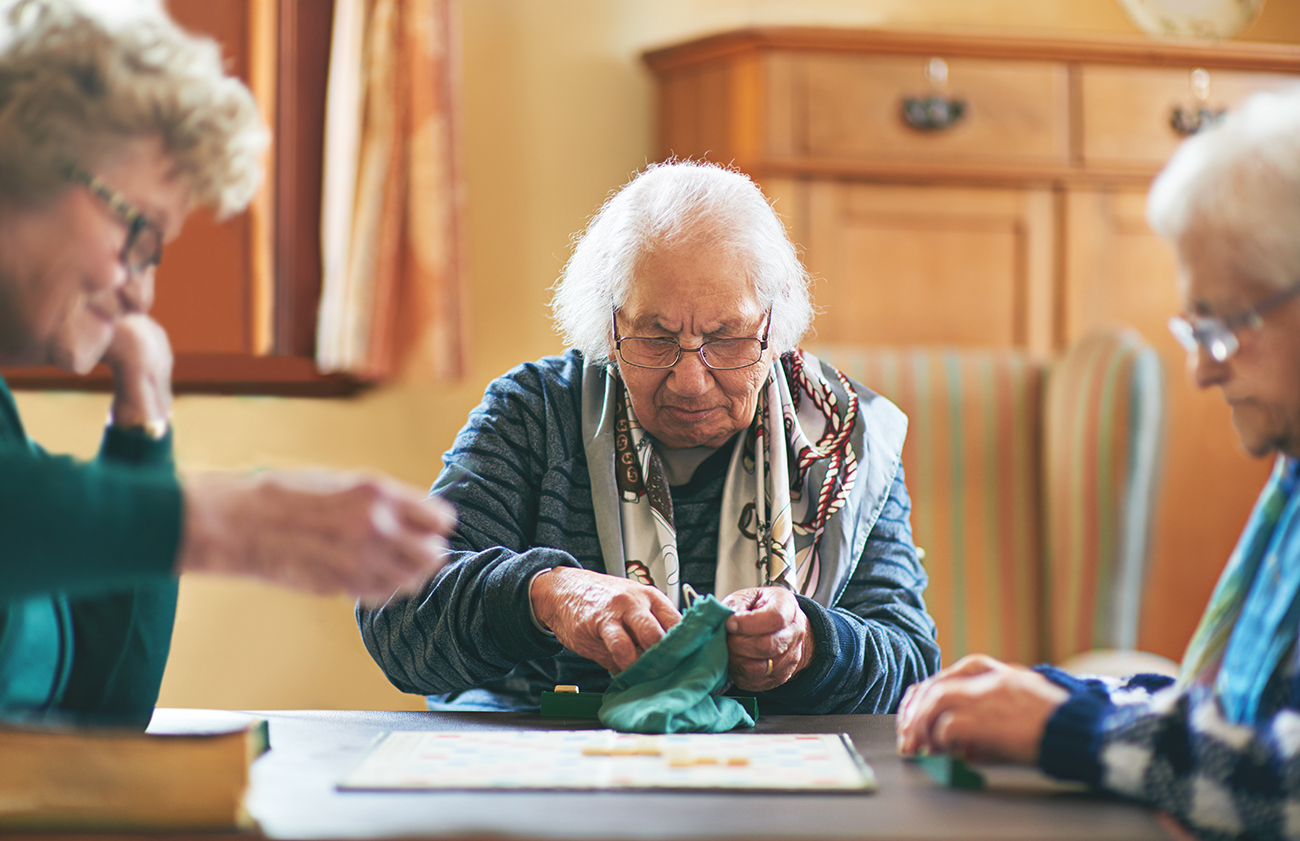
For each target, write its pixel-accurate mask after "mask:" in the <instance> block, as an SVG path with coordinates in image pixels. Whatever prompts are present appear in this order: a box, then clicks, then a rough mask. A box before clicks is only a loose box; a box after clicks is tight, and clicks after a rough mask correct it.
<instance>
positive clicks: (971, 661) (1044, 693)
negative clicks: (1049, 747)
mask: <svg viewBox="0 0 1300 841" xmlns="http://www.w3.org/2000/svg"><path fill="white" fill-rule="evenodd" d="M1068 698H1069V693H1068V692H1066V691H1065V690H1064V689H1062V688H1061V687H1059V686H1057V685H1056V684H1054V683H1052V682H1051V681H1049V680H1048V679H1047V678H1045V677H1043V676H1042V675H1040V674H1038V673H1037V672H1033V671H1030V670H1029V669H1026V668H1024V667H1022V666H1010V665H1007V664H1006V663H1003V662H1000V661H998V660H994V659H993V658H992V657H989V656H987V655H985V654H972V655H970V656H967V657H963V658H962V659H960V660H958V661H957V662H956V663H954V664H952V665H951V666H949V667H948V668H946V669H944V670H942V671H940V672H939V673H938V674H936V675H935V676H934V677H932V678H930V679H929V680H925V681H922V682H921V683H915V684H912V685H911V686H909V687H908V688H907V692H906V693H905V694H904V695H903V701H902V703H901V704H899V707H898V719H897V721H896V723H895V726H896V728H897V733H898V752H899V753H901V754H903V755H905V756H911V755H913V754H917V753H955V754H958V755H960V756H964V757H966V758H968V759H973V760H977V761H980V762H1018V763H1021V764H1025V765H1033V764H1035V763H1037V762H1038V751H1039V746H1040V744H1041V743H1042V741H1043V731H1044V730H1046V729H1047V721H1048V719H1050V718H1051V717H1052V713H1054V712H1056V708H1057V707H1059V706H1060V705H1061V704H1063V703H1065V701H1066V699H1068Z"/></svg>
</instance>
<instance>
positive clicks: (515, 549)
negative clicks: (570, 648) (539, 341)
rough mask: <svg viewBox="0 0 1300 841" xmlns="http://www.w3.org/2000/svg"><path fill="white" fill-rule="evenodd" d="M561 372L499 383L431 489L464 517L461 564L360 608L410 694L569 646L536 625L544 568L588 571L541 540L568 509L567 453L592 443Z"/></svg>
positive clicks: (573, 369)
mask: <svg viewBox="0 0 1300 841" xmlns="http://www.w3.org/2000/svg"><path fill="white" fill-rule="evenodd" d="M566 370H567V371H569V372H570V373H573V374H574V375H580V370H581V369H580V365H571V366H569V368H568V369H566ZM561 373H562V371H561V372H558V373H557V370H556V369H554V368H552V369H551V370H547V369H545V368H544V367H543V366H542V365H541V364H540V363H539V364H536V365H531V364H530V365H525V366H521V367H519V368H516V369H515V370H514V371H512V372H510V373H509V374H507V375H506V376H504V377H501V378H499V379H497V380H495V381H494V382H492V383H491V384H490V385H489V386H488V389H487V393H486V394H485V395H484V398H483V402H482V403H480V404H479V406H478V407H477V408H476V409H474V411H473V412H472V413H471V414H470V416H469V420H468V422H467V423H466V425H465V427H464V429H462V430H461V432H460V434H459V435H457V437H456V441H455V443H454V444H453V445H452V448H451V450H450V451H449V452H447V454H446V455H444V456H443V470H442V473H441V474H440V475H439V476H438V479H437V481H435V482H434V485H433V489H432V491H431V493H432V494H435V495H438V496H441V497H442V498H443V499H445V500H447V501H448V502H450V503H452V504H453V505H454V506H455V507H456V509H457V513H458V515H459V524H458V526H457V528H456V531H455V533H454V534H453V535H452V537H451V540H450V544H451V549H452V562H451V563H450V564H449V565H448V566H447V567H446V568H445V569H444V570H443V571H442V572H441V573H440V574H439V575H438V576H436V577H435V578H434V579H432V580H431V581H429V582H428V583H427V584H426V585H425V586H424V588H423V589H422V590H421V591H420V592H419V593H417V594H416V595H414V596H412V597H406V598H399V597H394V598H392V599H390V600H389V601H388V602H386V603H385V604H382V605H378V606H366V605H358V607H357V621H358V623H359V625H360V627H361V635H362V639H363V640H364V641H365V644H366V648H367V649H368V650H369V652H370V655H371V656H372V657H373V658H374V659H375V662H376V663H378V664H379V666H380V668H381V669H383V671H384V674H385V675H387V677H388V679H389V680H390V681H391V682H392V683H393V685H395V686H396V687H397V688H399V689H401V690H402V691H404V692H415V693H421V694H426V695H430V694H441V693H448V692H457V691H461V690H464V689H469V688H472V687H475V686H479V685H481V684H483V683H484V682H485V681H489V680H492V679H495V678H499V677H502V676H504V675H506V674H507V673H509V672H510V671H511V670H512V669H513V668H514V667H515V666H517V665H518V664H520V663H521V662H524V661H527V660H534V659H538V658H541V657H553V656H555V655H556V654H558V653H559V652H560V651H561V648H562V647H561V646H560V644H559V642H558V641H557V640H556V639H555V637H554V636H551V635H548V634H546V633H544V632H543V631H542V630H541V629H540V628H538V627H537V625H536V624H535V623H534V622H533V621H532V618H531V613H530V610H529V596H528V587H529V583H530V581H531V579H532V577H533V576H534V575H535V574H536V573H537V572H539V571H542V570H546V569H551V568H553V567H557V566H575V567H576V566H579V565H580V564H579V563H578V561H577V560H576V559H575V558H574V557H573V556H572V555H571V554H570V553H569V552H567V551H564V550H561V549H557V548H550V547H548V546H545V545H539V544H538V541H537V540H536V539H535V538H536V536H537V532H538V528H539V523H540V522H542V521H544V520H545V519H546V518H547V517H548V516H549V515H550V512H551V510H552V507H553V503H554V502H556V500H554V499H552V497H554V496H555V491H554V490H553V489H552V487H551V485H550V484H549V483H548V480H547V475H548V474H550V475H552V476H554V475H556V474H557V473H558V475H561V476H564V475H566V474H565V473H564V470H565V467H566V465H567V464H568V463H570V462H572V458H573V453H571V452H566V451H565V447H567V446H569V443H568V442H570V441H578V440H579V439H580V436H578V435H572V436H570V435H568V433H569V432H570V431H571V430H570V427H571V426H572V424H574V423H577V422H578V419H579V418H580V415H579V414H578V413H577V410H576V406H575V405H574V404H573V400H574V399H575V398H576V393H575V392H573V390H572V389H571V388H570V387H569V386H570V385H571V383H570V382H568V381H565V380H564V379H563V378H562V376H561Z"/></svg>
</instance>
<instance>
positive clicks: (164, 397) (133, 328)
mask: <svg viewBox="0 0 1300 841" xmlns="http://www.w3.org/2000/svg"><path fill="white" fill-rule="evenodd" d="M103 362H104V364H105V365H107V366H108V367H109V369H110V370H111V371H112V372H113V408H112V416H113V423H114V424H118V425H122V426H143V425H145V424H147V423H150V422H154V421H165V420H167V418H168V416H169V415H170V414H171V410H172V347H171V343H170V342H168V341H167V333H166V331H164V330H163V328H162V326H161V325H160V324H158V322H156V321H154V320H153V319H152V318H150V317H149V316H147V315H144V314H142V313H136V314H133V315H127V316H123V317H122V319H121V320H120V321H118V323H117V327H116V329H114V331H113V341H112V342H111V343H110V344H109V346H108V350H107V351H106V352H105V353H104V359H103Z"/></svg>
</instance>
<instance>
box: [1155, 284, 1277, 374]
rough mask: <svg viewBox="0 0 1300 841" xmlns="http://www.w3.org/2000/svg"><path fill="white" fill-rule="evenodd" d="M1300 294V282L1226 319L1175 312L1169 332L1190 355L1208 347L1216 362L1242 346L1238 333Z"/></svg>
mask: <svg viewBox="0 0 1300 841" xmlns="http://www.w3.org/2000/svg"><path fill="white" fill-rule="evenodd" d="M1296 295H1300V281H1297V282H1296V283H1294V284H1292V285H1291V286H1288V287H1287V288H1285V289H1283V290H1282V291H1280V292H1276V293H1274V294H1272V295H1270V296H1268V297H1267V298H1265V299H1264V300H1262V301H1260V302H1259V303H1257V304H1255V306H1253V307H1250V308H1248V309H1244V310H1242V311H1240V312H1235V313H1233V314H1232V315H1227V316H1224V317H1223V318H1215V317H1213V316H1200V315H1175V316H1174V317H1173V318H1170V319H1169V332H1170V333H1173V334H1174V338H1175V339H1177V340H1178V343H1179V344H1180V345H1182V346H1183V349H1184V350H1186V351H1187V352H1188V353H1189V354H1194V353H1196V352H1197V351H1198V350H1199V349H1201V348H1205V352H1206V353H1208V354H1209V355H1210V358H1211V359H1213V360H1214V361H1215V362H1227V361H1228V360H1229V359H1231V358H1232V355H1233V354H1234V353H1236V352H1237V351H1238V350H1239V349H1240V348H1241V342H1240V340H1239V339H1238V338H1237V334H1238V333H1239V332H1241V331H1242V330H1258V329H1260V328H1261V327H1263V326H1264V314H1265V313H1267V312H1268V311H1269V310H1271V309H1273V308H1275V307H1278V306H1280V305H1281V304H1284V303H1286V302H1287V301H1289V300H1290V299H1292V298H1294V297H1295V296H1296Z"/></svg>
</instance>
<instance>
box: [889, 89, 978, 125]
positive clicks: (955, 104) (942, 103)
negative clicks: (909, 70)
mask: <svg viewBox="0 0 1300 841" xmlns="http://www.w3.org/2000/svg"><path fill="white" fill-rule="evenodd" d="M902 113H903V121H904V122H905V123H907V124H908V125H909V126H911V127H912V128H914V129H916V130H917V131H943V130H945V129H950V128H952V127H953V126H955V125H957V123H959V122H961V119H962V117H964V116H966V100H964V99H950V98H948V97H944V96H930V97H925V98H923V99H922V98H918V97H912V96H909V97H904V99H903V103H902Z"/></svg>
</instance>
